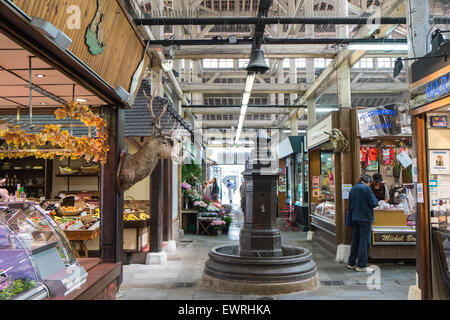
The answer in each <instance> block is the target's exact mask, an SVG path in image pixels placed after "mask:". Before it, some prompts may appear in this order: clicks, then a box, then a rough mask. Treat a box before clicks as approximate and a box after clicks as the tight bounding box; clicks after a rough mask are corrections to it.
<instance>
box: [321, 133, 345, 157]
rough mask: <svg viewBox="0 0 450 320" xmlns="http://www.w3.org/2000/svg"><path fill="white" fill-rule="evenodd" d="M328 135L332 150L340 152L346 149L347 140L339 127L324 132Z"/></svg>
mask: <svg viewBox="0 0 450 320" xmlns="http://www.w3.org/2000/svg"><path fill="white" fill-rule="evenodd" d="M325 133H326V134H328V135H329V137H330V141H331V146H332V148H333V151H335V152H342V151H345V150H346V149H347V146H348V141H347V139H346V138H345V136H344V135H343V134H342V132H341V131H340V130H339V129H333V130H331V132H325Z"/></svg>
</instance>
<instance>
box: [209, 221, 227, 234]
mask: <svg viewBox="0 0 450 320" xmlns="http://www.w3.org/2000/svg"><path fill="white" fill-rule="evenodd" d="M225 225H226V222H225V221H223V220H221V219H216V220H214V221H213V222H211V226H212V227H213V230H214V233H215V234H217V235H218V236H221V235H222V231H223V228H224V227H225Z"/></svg>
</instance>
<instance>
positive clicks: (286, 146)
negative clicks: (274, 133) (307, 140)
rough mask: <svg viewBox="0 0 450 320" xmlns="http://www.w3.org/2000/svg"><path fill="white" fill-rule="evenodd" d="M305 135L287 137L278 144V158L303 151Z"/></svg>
mask: <svg viewBox="0 0 450 320" xmlns="http://www.w3.org/2000/svg"><path fill="white" fill-rule="evenodd" d="M302 141H303V136H291V137H287V138H286V139H284V140H283V141H281V142H280V144H279V145H278V159H283V158H286V157H287V156H290V155H291V154H296V153H300V152H302Z"/></svg>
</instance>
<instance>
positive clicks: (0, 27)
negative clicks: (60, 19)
mask: <svg viewBox="0 0 450 320" xmlns="http://www.w3.org/2000/svg"><path fill="white" fill-rule="evenodd" d="M30 21H31V18H30V17H28V16H27V15H26V14H24V13H23V12H22V11H20V10H19V9H18V8H16V7H15V6H14V5H13V4H11V2H9V1H4V0H0V33H2V34H3V35H1V36H0V44H1V48H5V47H4V46H6V48H9V49H11V50H1V51H0V54H1V55H2V56H1V57H0V62H1V63H0V65H1V66H2V68H0V71H1V72H2V74H1V75H0V77H1V78H2V82H7V83H9V84H13V85H15V86H14V87H11V88H9V89H10V90H7V89H8V88H3V87H2V88H3V89H6V90H7V91H6V92H3V91H2V92H0V96H1V97H3V99H0V100H1V103H2V105H1V106H8V107H11V106H12V107H14V108H17V106H23V107H26V106H28V95H25V97H24V93H25V92H24V90H25V91H28V88H26V87H25V85H27V83H26V81H27V80H28V70H29V69H30V68H29V57H30V56H35V57H37V58H32V70H33V72H34V74H35V75H36V74H38V73H39V72H41V73H47V74H48V76H46V77H45V78H41V79H40V80H39V81H38V80H36V77H35V78H34V80H35V81H36V84H37V85H40V84H42V85H44V84H45V87H44V89H45V91H46V92H49V93H51V94H54V95H55V96H56V97H61V98H63V100H66V99H64V97H66V98H68V99H67V100H69V101H70V100H71V97H72V92H73V88H72V87H71V85H73V84H78V85H80V84H81V85H82V87H83V88H81V87H80V86H78V90H80V91H78V92H76V94H77V95H79V96H89V97H90V98H91V99H93V101H88V104H90V105H96V104H107V105H116V106H121V107H129V105H128V103H127V102H126V101H124V100H123V99H122V98H121V97H120V96H119V95H118V94H117V92H116V91H115V90H114V89H113V88H112V87H111V86H110V85H108V84H107V83H106V82H105V81H104V80H103V79H102V78H101V77H100V76H98V75H97V74H96V73H94V72H93V71H92V70H91V69H90V68H89V67H88V66H87V65H86V64H85V63H84V62H82V61H81V60H79V59H78V58H77V57H76V56H75V55H73V54H72V53H71V52H70V51H69V50H63V49H62V48H60V47H58V46H57V45H56V44H55V43H54V42H53V41H52V40H50V39H49V38H48V37H46V36H45V35H44V34H43V33H42V32H40V31H39V30H37V29H36V28H34V27H33V26H32V25H31V24H30ZM11 40H13V41H11ZM35 68H37V70H34V69H35ZM39 69H41V70H39ZM11 71H13V72H14V73H16V74H18V75H20V77H21V78H23V79H25V80H26V81H23V80H21V79H20V78H18V77H17V76H16V75H14V74H12V73H11ZM44 71H45V72H44ZM48 80H53V81H52V82H51V83H48V82H47V81H48ZM35 81H33V83H34V82H35ZM64 85H66V86H64ZM50 87H51V89H52V90H50ZM20 89H22V90H20ZM11 90H12V91H11ZM8 92H9V93H8ZM10 94H15V96H14V97H15V98H14V99H12V98H11V96H10ZM16 95H17V96H16ZM38 97H39V95H38V94H36V99H37V101H36V102H37V105H40V103H41V102H45V101H46V99H45V98H42V97H41V99H38ZM69 97H70V99H69ZM94 97H98V98H97V99H94ZM5 98H6V99H5ZM52 100H53V104H54V101H55V99H52ZM6 101H7V102H6ZM100 101H101V102H100ZM47 102H50V101H48V100H47ZM60 102H62V101H60ZM90 102H92V104H91V103H90ZM60 104H61V103H60Z"/></svg>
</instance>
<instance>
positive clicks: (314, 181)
mask: <svg viewBox="0 0 450 320" xmlns="http://www.w3.org/2000/svg"><path fill="white" fill-rule="evenodd" d="M312 187H313V188H319V187H320V177H319V176H313V177H312Z"/></svg>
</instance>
